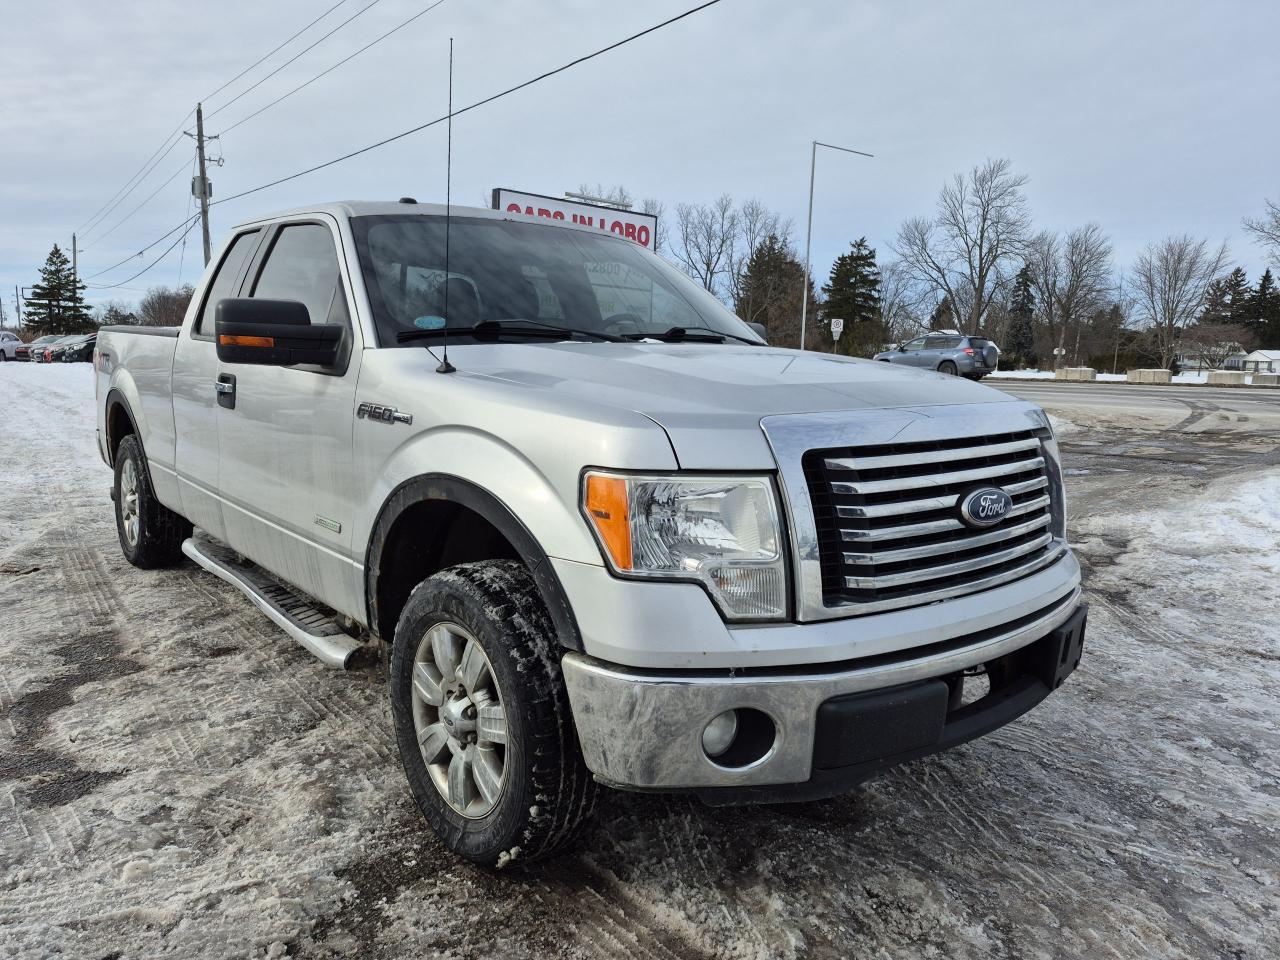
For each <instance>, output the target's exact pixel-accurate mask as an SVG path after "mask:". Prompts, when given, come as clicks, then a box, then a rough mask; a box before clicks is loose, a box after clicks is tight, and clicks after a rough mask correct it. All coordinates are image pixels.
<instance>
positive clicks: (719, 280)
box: [671, 193, 740, 295]
mask: <svg viewBox="0 0 1280 960" xmlns="http://www.w3.org/2000/svg"><path fill="white" fill-rule="evenodd" d="M739 223H740V220H739V214H738V211H737V210H736V209H735V208H734V205H733V198H732V197H730V196H729V195H728V194H727V193H725V194H721V195H720V197H719V198H718V199H716V200H715V201H714V202H713V203H710V204H701V203H681V204H679V205H678V206H677V207H676V236H675V243H674V245H673V247H672V250H671V252H672V254H673V255H674V256H675V258H676V260H677V261H678V262H679V264H680V266H682V267H683V268H684V270H685V272H686V273H687V274H689V276H691V277H693V279H695V280H697V281H698V282H699V283H700V284H702V286H703V287H704V288H706V289H707V290H709V291H711V292H712V293H715V294H717V295H719V294H720V293H721V290H722V286H723V281H724V279H725V277H726V276H727V275H728V273H729V271H730V269H731V268H732V266H733V258H734V245H735V244H736V243H737V241H738V229H739Z"/></svg>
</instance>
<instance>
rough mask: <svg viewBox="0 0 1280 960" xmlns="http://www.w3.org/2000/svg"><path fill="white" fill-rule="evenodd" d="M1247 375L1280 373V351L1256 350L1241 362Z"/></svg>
mask: <svg viewBox="0 0 1280 960" xmlns="http://www.w3.org/2000/svg"><path fill="white" fill-rule="evenodd" d="M1241 364H1242V365H1241V366H1240V367H1237V369H1239V370H1244V371H1245V372H1246V373H1280V350H1255V351H1253V353H1250V354H1247V355H1246V356H1245V357H1244V359H1243V360H1242V361H1241Z"/></svg>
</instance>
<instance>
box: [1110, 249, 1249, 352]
mask: <svg viewBox="0 0 1280 960" xmlns="http://www.w3.org/2000/svg"><path fill="white" fill-rule="evenodd" d="M1227 262H1228V261H1227V245H1226V244H1225V243H1224V244H1222V245H1221V246H1219V247H1218V248H1217V249H1216V250H1215V249H1213V248H1211V247H1210V246H1209V241H1207V240H1197V239H1195V238H1194V237H1191V236H1188V235H1185V234H1184V235H1183V236H1180V237H1166V238H1165V239H1164V240H1161V241H1160V242H1158V243H1152V244H1148V246H1147V248H1146V250H1144V251H1143V252H1142V255H1141V256H1139V257H1138V261H1137V263H1135V264H1134V265H1133V272H1132V276H1131V280H1130V290H1131V292H1132V295H1133V298H1134V303H1135V306H1136V308H1137V313H1138V316H1139V318H1140V319H1142V320H1143V321H1145V322H1146V323H1147V324H1148V325H1149V326H1150V328H1151V334H1152V338H1153V341H1154V344H1155V348H1156V350H1157V351H1158V352H1159V354H1160V363H1161V365H1162V366H1168V365H1169V362H1170V361H1171V360H1172V359H1173V356H1174V354H1176V353H1177V352H1178V340H1179V338H1180V337H1181V335H1182V331H1183V330H1185V329H1186V328H1187V326H1188V324H1190V323H1191V322H1192V321H1193V320H1195V318H1196V315H1197V314H1198V313H1199V312H1200V308H1201V307H1202V306H1203V305H1204V298H1205V293H1206V292H1207V291H1208V289H1209V284H1211V283H1213V281H1214V280H1216V279H1217V278H1218V275H1219V274H1221V273H1222V271H1223V269H1224V268H1225V267H1226V266H1227Z"/></svg>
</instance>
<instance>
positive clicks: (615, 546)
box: [585, 473, 631, 570]
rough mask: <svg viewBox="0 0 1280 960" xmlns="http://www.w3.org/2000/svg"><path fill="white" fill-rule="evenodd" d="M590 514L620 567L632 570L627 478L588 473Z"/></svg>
mask: <svg viewBox="0 0 1280 960" xmlns="http://www.w3.org/2000/svg"><path fill="white" fill-rule="evenodd" d="M585 500H586V508H587V516H589V517H590V518H591V523H592V524H593V525H594V526H595V528H596V533H597V534H598V535H599V536H600V542H601V543H602V544H604V548H605V549H606V550H608V551H609V557H610V558H611V559H612V560H613V564H614V566H615V567H617V568H618V569H619V570H630V569H631V518H630V517H629V516H628V515H627V481H626V480H625V479H624V478H622V477H610V476H606V475H604V474H600V473H589V474H587V486H586V496H585Z"/></svg>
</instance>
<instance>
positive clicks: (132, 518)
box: [120, 460, 138, 547]
mask: <svg viewBox="0 0 1280 960" xmlns="http://www.w3.org/2000/svg"><path fill="white" fill-rule="evenodd" d="M120 523H121V525H122V526H123V527H124V538H125V539H126V540H128V541H129V546H131V547H136V546H137V545H138V470H137V467H135V466H134V464H133V461H132V460H126V461H125V462H124V466H122V467H121V468H120Z"/></svg>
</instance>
